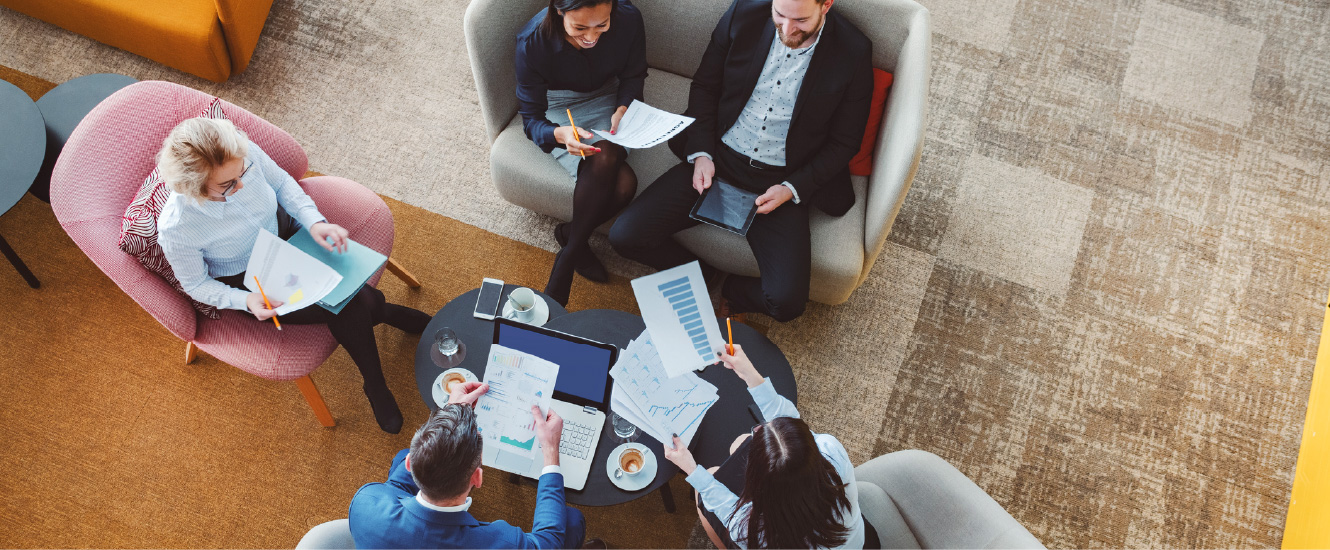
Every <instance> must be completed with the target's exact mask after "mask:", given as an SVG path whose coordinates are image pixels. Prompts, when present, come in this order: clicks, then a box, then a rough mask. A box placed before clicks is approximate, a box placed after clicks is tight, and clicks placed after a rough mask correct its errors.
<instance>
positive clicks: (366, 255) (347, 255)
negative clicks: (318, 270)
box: [263, 229, 388, 313]
mask: <svg viewBox="0 0 1330 550" xmlns="http://www.w3.org/2000/svg"><path fill="white" fill-rule="evenodd" d="M287 242H289V243H291V244H292V245H293V246H295V247H296V248H299V249H300V250H302V251H304V252H305V253H306V254H309V255H310V256H312V257H313V258H314V259H316V260H318V261H320V262H323V263H324V264H325V265H327V266H328V267H331V268H333V270H334V271H336V272H337V273H338V274H340V275H341V276H342V282H341V284H338V285H337V287H336V288H334V289H333V290H332V292H330V293H328V295H327V296H324V297H323V298H322V299H320V300H319V307H322V308H323V309H326V310H328V311H331V312H333V313H341V311H342V308H344V307H346V304H349V303H351V298H354V297H355V295H356V292H358V291H360V287H362V286H365V282H366V281H369V278H370V277H371V276H373V275H374V273H375V272H376V271H378V270H379V268H380V267H383V264H384V263H386V262H387V261H388V257H387V256H384V255H383V254H379V252H378V251H376V250H374V249H373V248H370V247H368V246H365V245H363V244H360V243H358V242H355V241H353V240H351V239H347V240H346V252H335V251H330V250H328V249H326V248H323V247H322V246H319V244H318V243H316V242H314V236H313V235H311V234H310V232H309V230H308V229H301V230H300V232H299V233H296V234H295V235H294V236H292V237H291V240H289V241H287ZM263 288H265V289H266V288H268V287H267V285H264V287H263Z"/></svg>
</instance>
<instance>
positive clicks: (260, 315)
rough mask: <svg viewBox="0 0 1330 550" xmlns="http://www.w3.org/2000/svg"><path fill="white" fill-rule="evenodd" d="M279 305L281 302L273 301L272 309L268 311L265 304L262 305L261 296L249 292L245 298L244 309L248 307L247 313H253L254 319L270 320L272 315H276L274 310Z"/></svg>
mask: <svg viewBox="0 0 1330 550" xmlns="http://www.w3.org/2000/svg"><path fill="white" fill-rule="evenodd" d="M281 305H282V302H276V301H275V302H273V303H272V307H273V309H268V306H267V304H264V303H263V295H262V294H259V293H257V292H251V293H249V296H246V297H245V307H248V308H249V312H250V313H253V314H254V317H255V318H257V319H258V320H260V321H267V320H268V319H272V316H273V315H277V311H276V309H277V308H279V307H281Z"/></svg>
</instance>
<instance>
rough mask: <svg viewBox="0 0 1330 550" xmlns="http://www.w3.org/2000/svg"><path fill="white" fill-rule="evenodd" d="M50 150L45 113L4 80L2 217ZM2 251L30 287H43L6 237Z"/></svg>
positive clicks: (0, 88)
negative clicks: (43, 116) (48, 147)
mask: <svg viewBox="0 0 1330 550" xmlns="http://www.w3.org/2000/svg"><path fill="white" fill-rule="evenodd" d="M45 153H46V130H45V125H44V124H43V122H42V113H41V111H40V110H38V109H37V105H36V104H35V103H33V102H32V98H30V97H28V94H27V93H25V92H24V91H23V90H20V89H19V88H18V86H15V85H13V84H10V83H8V82H5V81H3V80H0V216H2V215H4V214H5V213H6V212H9V209H10V208H13V207H14V205H15V204H18V201H19V199H21V198H23V194H24V193H26V192H27V191H28V188H29V187H31V186H32V181H33V179H34V178H36V177H37V171H38V170H40V169H41V167H42V157H43V155H45ZM0 253H3V254H4V256H5V258H6V259H8V260H9V263H11V264H13V265H14V269H16V270H18V273H19V275H22V276H23V279H24V280H25V281H27V282H28V286H30V287H32V288H39V287H41V286H42V284H41V282H40V281H38V280H37V277H36V276H34V275H33V274H32V271H31V270H29V269H28V266H27V265H26V264H24V263H23V260H21V259H19V257H18V254H17V253H15V252H14V249H13V248H10V246H9V243H8V242H6V241H5V239H4V237H0Z"/></svg>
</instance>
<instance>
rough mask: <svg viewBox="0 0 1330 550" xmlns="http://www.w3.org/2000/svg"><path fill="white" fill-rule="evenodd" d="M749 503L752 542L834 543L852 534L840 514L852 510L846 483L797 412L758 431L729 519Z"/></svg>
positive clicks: (749, 538)
mask: <svg viewBox="0 0 1330 550" xmlns="http://www.w3.org/2000/svg"><path fill="white" fill-rule="evenodd" d="M744 504H751V505H752V508H750V509H749V512H748V517H747V518H744V519H745V521H744V524H745V525H746V527H747V531H746V534H747V542H748V547H749V548H831V547H834V546H839V545H841V544H843V543H844V542H845V539H846V538H848V536H849V532H850V530H849V528H848V527H846V526H844V525H842V524H841V523H840V518H839V517H838V516H839V515H840V514H842V513H848V512H849V510H850V499H849V498H847V497H846V496H845V483H844V482H843V481H842V480H841V477H840V474H838V473H836V467H835V466H832V464H831V461H829V460H827V459H826V457H824V456H822V452H821V450H819V449H818V447H817V441H815V440H814V439H813V432H812V430H809V429H808V424H805V423H804V421H803V420H799V419H797V418H789V417H780V418H777V419H775V420H772V421H771V422H768V423H766V424H765V425H763V426H762V427H761V428H759V429H758V430H757V431H756V432H755V433H754V434H753V441H752V442H751V443H749V448H748V469H747V470H746V471H745V472H744V490H743V495H742V496H741V497H739V504H738V505H737V506H735V507H734V513H732V514H730V519H733V518H734V517H735V516H736V515H738V514H739V510H740V509H741V508H743V505H744Z"/></svg>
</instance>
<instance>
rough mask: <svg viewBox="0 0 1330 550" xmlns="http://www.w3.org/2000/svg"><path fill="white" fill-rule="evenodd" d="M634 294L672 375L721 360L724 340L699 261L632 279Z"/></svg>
mask: <svg viewBox="0 0 1330 550" xmlns="http://www.w3.org/2000/svg"><path fill="white" fill-rule="evenodd" d="M633 294H634V295H636V296H637V305H638V307H639V308H641V310H642V319H643V320H644V321H646V324H647V331H649V332H650V333H651V341H653V342H655V344H656V349H658V350H660V358H661V361H662V363H663V364H664V365H665V372H666V373H668V374H669V375H670V376H671V377H675V376H679V375H681V374H684V373H686V372H689V371H694V370H702V369H703V368H706V366H707V365H710V364H713V363H715V362H716V361H719V360H720V358H719V354H720V351H721V349H723V348H724V345H725V340H724V339H723V338H721V335H720V326H719V325H718V324H717V323H716V312H715V310H713V309H711V300H710V298H709V297H708V294H707V285H706V283H705V282H703V280H702V267H701V265H700V264H698V263H697V262H696V261H693V262H689V263H686V264H684V265H681V266H679V267H675V268H673V269H667V270H665V271H661V272H659V273H656V274H654V275H647V276H646V277H638V278H636V279H633Z"/></svg>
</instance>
